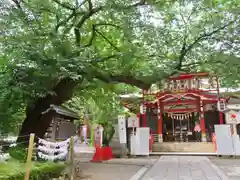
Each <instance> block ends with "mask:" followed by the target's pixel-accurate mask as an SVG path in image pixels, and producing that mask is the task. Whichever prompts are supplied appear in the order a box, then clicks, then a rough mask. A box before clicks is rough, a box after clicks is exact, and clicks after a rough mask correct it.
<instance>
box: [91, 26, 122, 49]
mask: <svg viewBox="0 0 240 180" xmlns="http://www.w3.org/2000/svg"><path fill="white" fill-rule="evenodd" d="M96 32H97V33H98V34H99V35H100V36H102V37H103V39H105V40H106V41H107V42H108V43H109V44H110V45H111V46H112V47H113V48H114V49H115V50H116V51H118V52H120V50H119V49H118V48H117V47H116V46H115V45H114V44H113V43H112V42H111V41H110V40H109V39H108V38H106V36H104V34H103V33H101V32H100V31H98V30H96Z"/></svg>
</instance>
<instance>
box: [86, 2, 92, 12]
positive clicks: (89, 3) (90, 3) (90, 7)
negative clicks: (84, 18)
mask: <svg viewBox="0 0 240 180" xmlns="http://www.w3.org/2000/svg"><path fill="white" fill-rule="evenodd" d="M87 2H88V8H89V11H91V10H92V9H93V4H92V1H91V0H87Z"/></svg>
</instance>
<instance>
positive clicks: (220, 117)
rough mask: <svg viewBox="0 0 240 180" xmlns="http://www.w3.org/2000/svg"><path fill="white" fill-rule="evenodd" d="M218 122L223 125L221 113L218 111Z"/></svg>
mask: <svg viewBox="0 0 240 180" xmlns="http://www.w3.org/2000/svg"><path fill="white" fill-rule="evenodd" d="M219 122H220V124H223V112H221V111H219Z"/></svg>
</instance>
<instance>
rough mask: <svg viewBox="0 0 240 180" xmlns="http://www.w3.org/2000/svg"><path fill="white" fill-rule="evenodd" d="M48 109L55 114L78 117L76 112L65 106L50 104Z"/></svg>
mask: <svg viewBox="0 0 240 180" xmlns="http://www.w3.org/2000/svg"><path fill="white" fill-rule="evenodd" d="M50 109H51V110H54V111H55V112H56V113H57V114H60V115H63V116H66V117H70V118H73V119H79V115H78V114H77V113H76V112H74V111H72V110H70V109H68V108H66V107H62V106H56V105H53V104H52V105H51V106H50Z"/></svg>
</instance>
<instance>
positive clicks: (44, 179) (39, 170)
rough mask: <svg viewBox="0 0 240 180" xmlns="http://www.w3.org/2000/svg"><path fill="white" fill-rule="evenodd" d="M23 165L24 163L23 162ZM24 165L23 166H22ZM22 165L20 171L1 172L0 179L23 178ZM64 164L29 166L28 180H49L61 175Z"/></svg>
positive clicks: (13, 179) (12, 179)
mask: <svg viewBox="0 0 240 180" xmlns="http://www.w3.org/2000/svg"><path fill="white" fill-rule="evenodd" d="M23 165H24V164H23ZM24 167H25V166H24ZM24 167H22V169H21V171H15V172H9V173H7V172H6V173H5V174H2V175H1V176H0V180H20V179H24V176H25V171H24V170H25V168H24ZM64 169H65V164H63V163H61V164H60V163H36V164H34V166H33V167H32V168H31V172H30V178H29V180H49V179H52V178H58V177H60V176H61V174H62V172H63V170H64Z"/></svg>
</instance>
